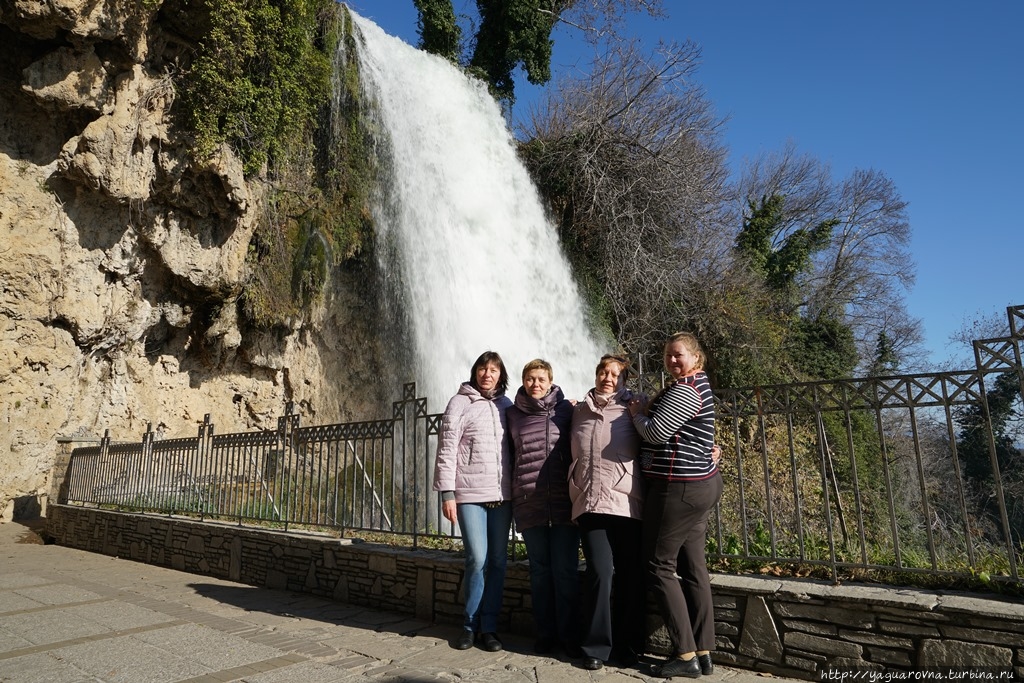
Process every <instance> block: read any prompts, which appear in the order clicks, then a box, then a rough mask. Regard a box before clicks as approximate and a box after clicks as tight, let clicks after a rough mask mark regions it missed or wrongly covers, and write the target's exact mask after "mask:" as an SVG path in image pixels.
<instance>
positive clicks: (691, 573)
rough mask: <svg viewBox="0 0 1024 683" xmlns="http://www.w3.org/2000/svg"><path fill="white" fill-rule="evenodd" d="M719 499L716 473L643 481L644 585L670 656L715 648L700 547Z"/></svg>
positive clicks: (707, 580)
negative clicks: (662, 626) (654, 605)
mask: <svg viewBox="0 0 1024 683" xmlns="http://www.w3.org/2000/svg"><path fill="white" fill-rule="evenodd" d="M721 497H722V477H721V475H719V474H716V475H715V476H713V477H711V478H710V479H704V480H702V481H692V482H690V481H687V482H682V481H666V480H658V479H649V480H648V487H647V497H646V499H645V500H644V524H643V553H644V558H646V560H647V582H648V586H649V587H650V589H651V592H652V593H653V594H654V598H655V601H656V602H657V604H658V609H659V611H660V612H661V617H662V619H663V620H664V622H665V628H666V630H667V631H668V636H669V639H670V640H671V641H672V648H673V650H674V652H673V654H682V653H685V652H695V651H697V650H713V649H715V608H714V605H713V604H712V600H711V577H710V576H709V574H708V564H707V558H706V557H705V555H704V546H705V543H706V536H707V529H708V516H709V515H710V514H711V509H712V508H713V507H715V504H717V503H718V500H719V499H720V498H721Z"/></svg>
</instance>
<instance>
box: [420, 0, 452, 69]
mask: <svg viewBox="0 0 1024 683" xmlns="http://www.w3.org/2000/svg"><path fill="white" fill-rule="evenodd" d="M413 3H414V4H415V5H416V9H417V11H419V20H418V29H419V33H420V49H421V50H424V51H425V52H429V53H431V54H434V55H438V56H440V57H444V58H445V59H447V60H448V61H450V62H455V63H456V64H458V62H459V45H460V44H461V42H462V28H461V27H460V26H459V22H458V21H457V20H456V18H455V8H454V7H452V2H451V0H413Z"/></svg>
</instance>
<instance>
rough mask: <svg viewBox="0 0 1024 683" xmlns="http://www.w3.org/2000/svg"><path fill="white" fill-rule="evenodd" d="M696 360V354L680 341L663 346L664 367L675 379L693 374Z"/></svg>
mask: <svg viewBox="0 0 1024 683" xmlns="http://www.w3.org/2000/svg"><path fill="white" fill-rule="evenodd" d="M697 360H698V358H697V354H695V353H694V352H693V351H691V350H690V349H688V348H687V346H686V344H685V343H683V342H681V341H677V342H672V343H671V344H669V345H668V346H666V347H665V369H666V370H668V372H669V374H670V375H672V377H673V378H675V379H679V378H680V377H686V376H687V375H691V374H693V372H694V370H696V369H697Z"/></svg>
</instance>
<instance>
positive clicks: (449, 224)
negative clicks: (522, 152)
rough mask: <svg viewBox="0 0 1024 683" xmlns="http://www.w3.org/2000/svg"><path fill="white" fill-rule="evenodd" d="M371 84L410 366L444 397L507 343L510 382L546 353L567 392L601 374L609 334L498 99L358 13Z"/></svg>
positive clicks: (403, 362) (431, 394)
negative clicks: (594, 316)
mask: <svg viewBox="0 0 1024 683" xmlns="http://www.w3.org/2000/svg"><path fill="white" fill-rule="evenodd" d="M352 16H353V19H354V21H355V26H356V29H357V31H358V34H359V36H360V38H361V40H360V48H359V50H358V53H359V54H358V55H357V58H358V60H359V69H360V77H361V79H362V88H363V97H364V98H365V101H367V102H371V103H372V108H373V110H374V112H375V114H374V115H375V116H376V117H377V121H376V126H378V127H379V128H380V129H381V130H382V131H384V134H383V135H382V136H381V139H380V141H379V146H378V153H379V156H380V157H381V158H380V160H379V161H380V165H381V168H382V169H384V176H385V177H384V179H383V180H382V186H383V187H382V190H381V192H380V195H379V197H378V200H377V201H376V202H375V204H376V206H374V207H373V217H374V221H375V226H376V230H377V235H376V239H377V243H378V249H377V253H378V258H379V259H380V264H379V265H380V268H381V269H382V271H383V272H384V274H385V277H386V279H387V280H388V282H389V283H390V284H389V285H386V288H387V289H390V290H392V296H393V298H396V299H398V301H396V302H394V305H395V306H396V309H397V310H401V312H402V313H401V314H402V316H403V317H404V319H405V322H406V324H407V325H408V327H409V329H408V331H407V335H408V336H407V341H406V342H405V345H407V346H409V347H411V348H399V349H395V350H393V352H392V353H391V356H392V357H393V359H394V362H395V363H397V364H398V366H399V367H398V373H399V376H400V377H403V376H404V377H407V378H408V379H407V380H406V381H410V380H415V381H416V382H417V393H418V394H419V395H422V396H426V397H427V399H428V401H429V403H428V407H429V409H430V410H431V411H440V410H441V409H443V408H444V406H445V405H446V403H447V400H448V398H450V397H451V396H452V395H453V394H454V393H455V392H456V390H457V389H458V386H459V383H460V382H463V381H465V380H467V379H469V373H470V367H471V366H472V363H473V361H474V360H475V359H476V358H477V357H478V356H479V355H480V354H481V353H482V352H483V351H486V350H493V351H497V352H498V353H499V354H501V356H502V358H503V360H504V361H505V366H506V368H507V369H508V373H509V395H510V396H514V394H515V390H516V389H517V388H518V387H519V385H520V383H521V382H520V375H521V371H522V367H523V365H524V364H525V363H526V362H527V361H529V360H531V359H533V358H543V359H545V360H547V361H548V362H549V363H551V364H552V366H553V367H554V379H555V383H556V384H558V385H559V386H561V387H562V388H563V390H564V391H565V393H566V396H567V397H569V398H577V399H579V398H582V397H583V396H584V394H585V393H586V391H587V390H588V389H589V388H590V387H592V386H593V381H594V367H595V366H596V364H597V361H598V359H599V358H600V356H601V354H602V353H605V352H606V351H607V350H609V348H610V345H609V344H608V343H602V342H599V341H598V340H597V339H595V336H594V335H593V334H592V333H591V331H590V330H588V328H587V324H586V322H585V315H584V306H583V304H582V301H581V298H580V296H579V293H578V291H577V288H576V285H575V282H574V281H573V279H572V275H571V271H570V268H569V265H568V262H567V261H566V259H565V257H564V256H563V255H562V251H561V247H560V245H559V241H558V236H557V232H556V229H555V227H554V225H552V224H551V222H550V221H549V220H548V218H547V216H546V214H545V211H544V207H543V205H542V203H541V200H540V196H539V194H538V193H537V190H536V188H535V187H534V185H533V183H532V180H531V179H530V177H529V174H528V173H527V171H526V168H525V167H524V166H523V165H522V163H521V162H520V161H519V159H518V157H517V156H516V151H515V142H514V140H513V138H512V135H511V133H510V132H509V129H508V126H507V124H506V122H505V119H504V117H503V116H502V113H501V110H500V108H499V107H498V104H497V103H496V102H495V101H494V99H493V98H491V97H490V96H489V94H488V93H487V89H486V87H485V86H484V85H483V84H482V83H480V82H479V81H475V80H472V79H470V78H468V77H467V76H466V75H464V74H463V73H462V72H461V71H459V70H458V69H457V68H455V67H454V66H452V65H451V64H450V63H448V62H447V61H445V60H443V59H441V58H439V57H436V56H433V55H429V54H427V53H424V52H422V51H420V50H417V49H415V48H413V47H411V46H410V45H408V44H406V43H404V42H403V41H401V40H399V39H398V38H394V37H392V36H389V35H387V34H386V33H385V32H384V31H383V30H382V29H381V28H380V27H379V26H377V25H376V24H374V23H372V22H370V21H369V20H367V19H364V18H362V17H359V16H357V15H355V14H354V13H352Z"/></svg>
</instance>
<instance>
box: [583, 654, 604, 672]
mask: <svg viewBox="0 0 1024 683" xmlns="http://www.w3.org/2000/svg"><path fill="white" fill-rule="evenodd" d="M580 666H582V667H583V668H584V669H586V670H587V671H597V670H598V669H600V668H601V667H603V666H604V662H602V661H601V660H600V659H598V658H597V657H584V658H583V662H582V663H581V664H580Z"/></svg>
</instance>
